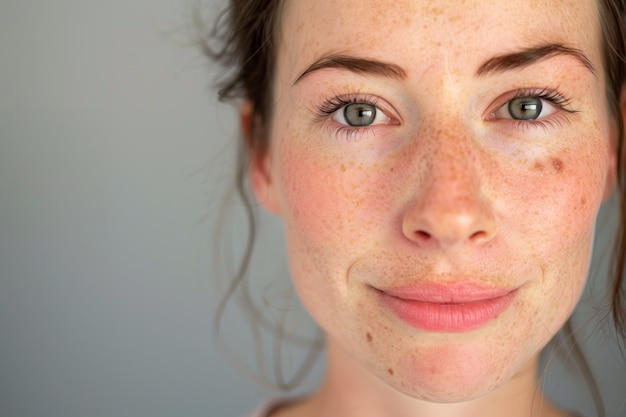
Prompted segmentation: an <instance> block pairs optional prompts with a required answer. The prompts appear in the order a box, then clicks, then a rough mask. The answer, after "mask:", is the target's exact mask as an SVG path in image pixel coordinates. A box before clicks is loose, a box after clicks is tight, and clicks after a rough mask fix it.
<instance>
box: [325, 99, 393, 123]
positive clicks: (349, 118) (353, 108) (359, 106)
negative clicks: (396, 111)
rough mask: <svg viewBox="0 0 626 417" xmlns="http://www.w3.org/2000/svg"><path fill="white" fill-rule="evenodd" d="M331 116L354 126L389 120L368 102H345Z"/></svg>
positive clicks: (387, 121)
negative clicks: (345, 103)
mask: <svg viewBox="0 0 626 417" xmlns="http://www.w3.org/2000/svg"><path fill="white" fill-rule="evenodd" d="M332 118H333V120H335V121H336V122H337V123H340V124H343V125H347V126H354V127H361V126H372V125H377V124H388V123H389V122H390V121H391V119H390V118H389V117H388V116H387V115H386V114H385V113H383V112H382V111H381V110H380V109H379V108H377V107H376V106H375V105H373V104H369V103H351V104H347V105H345V106H343V107H341V108H339V109H337V111H336V112H335V113H334V114H333V116H332Z"/></svg>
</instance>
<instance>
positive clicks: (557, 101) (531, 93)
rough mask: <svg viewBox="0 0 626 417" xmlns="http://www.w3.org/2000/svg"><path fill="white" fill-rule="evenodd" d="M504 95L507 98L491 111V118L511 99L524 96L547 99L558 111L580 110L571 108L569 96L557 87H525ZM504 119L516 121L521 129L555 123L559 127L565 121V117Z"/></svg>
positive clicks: (568, 112)
mask: <svg viewBox="0 0 626 417" xmlns="http://www.w3.org/2000/svg"><path fill="white" fill-rule="evenodd" d="M504 97H505V98H504V100H503V102H502V103H501V104H500V105H498V107H497V108H496V110H494V111H492V112H490V118H491V116H494V115H495V112H496V111H497V110H499V109H500V108H501V107H503V106H506V105H507V104H508V103H510V102H511V101H513V100H515V99H517V98H522V97H535V98H538V99H540V100H545V101H547V102H549V103H550V104H552V105H554V106H555V107H556V109H557V111H562V112H564V113H566V115H568V114H576V113H578V110H574V109H571V108H570V106H571V101H570V99H569V98H567V97H566V96H564V95H563V94H561V93H559V92H558V91H557V90H556V89H552V88H542V89H532V88H525V89H521V90H517V91H514V92H513V93H510V94H506V95H505V96H504ZM557 116H558V115H557ZM494 119H495V118H494ZM496 120H497V119H496ZM504 120H507V121H511V122H513V123H515V124H516V126H517V127H518V128H520V129H523V128H527V129H528V128H532V127H541V128H544V129H547V128H549V127H552V126H555V125H556V126H557V127H558V126H560V124H561V122H562V121H563V118H559V117H547V118H543V119H530V120H518V119H513V118H511V119H504Z"/></svg>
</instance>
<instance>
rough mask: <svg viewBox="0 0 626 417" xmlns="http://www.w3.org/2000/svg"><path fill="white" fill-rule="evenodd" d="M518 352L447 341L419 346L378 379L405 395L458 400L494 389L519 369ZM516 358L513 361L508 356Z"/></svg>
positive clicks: (518, 371) (512, 376) (429, 400)
mask: <svg viewBox="0 0 626 417" xmlns="http://www.w3.org/2000/svg"><path fill="white" fill-rule="evenodd" d="M519 353H520V352H508V353H507V352H501V351H500V352H497V351H495V350H494V349H488V348H486V346H484V345H483V346H471V345H460V344H459V345H448V346H437V347H431V348H422V349H420V350H419V351H415V352H414V353H411V354H408V355H406V356H405V357H404V358H403V359H401V362H402V366H401V367H399V368H398V369H397V370H395V369H394V372H393V375H391V374H390V373H389V370H388V369H385V370H381V371H383V372H381V373H380V375H379V376H380V377H381V379H383V381H384V382H385V383H386V384H388V385H389V386H391V387H392V388H394V389H395V390H397V391H399V392H401V393H402V394H404V395H407V396H409V397H412V398H415V399H418V400H423V401H428V402H434V403H458V402H465V401H470V400H474V399H477V398H480V397H483V396H485V395H487V394H490V393H492V392H494V391H496V390H497V389H498V388H500V387H501V386H503V385H505V384H506V383H507V382H509V381H511V380H512V379H514V378H515V377H516V375H518V374H519V373H520V369H522V368H524V367H525V366H526V367H527V366H529V365H530V366H532V364H530V363H529V362H528V361H524V363H520V355H519ZM513 358H516V359H517V361H514V360H512V359H513Z"/></svg>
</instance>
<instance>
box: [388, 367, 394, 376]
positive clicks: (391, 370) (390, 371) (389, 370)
mask: <svg viewBox="0 0 626 417" xmlns="http://www.w3.org/2000/svg"><path fill="white" fill-rule="evenodd" d="M387 373H389V375H391V376H393V373H394V372H393V369H391V368H389V369H387Z"/></svg>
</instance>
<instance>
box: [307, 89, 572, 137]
mask: <svg viewBox="0 0 626 417" xmlns="http://www.w3.org/2000/svg"><path fill="white" fill-rule="evenodd" d="M522 97H535V98H538V99H540V100H545V101H548V102H549V103H550V104H552V105H554V106H555V107H556V109H557V111H562V112H564V113H566V114H575V113H578V110H573V109H571V108H569V107H570V104H571V103H570V100H569V99H568V98H567V97H565V96H564V95H563V94H561V93H559V92H558V91H557V90H556V89H552V88H543V89H532V88H525V89H521V90H517V91H514V92H513V93H509V94H506V95H505V99H504V101H503V102H502V103H501V104H500V105H498V107H497V108H496V110H494V111H492V112H490V118H491V116H495V112H496V111H497V110H498V109H500V108H501V107H502V106H506V105H507V104H508V103H509V102H511V101H512V100H515V99H517V98H522ZM356 103H362V104H368V105H371V106H375V107H376V108H379V106H378V105H379V103H380V99H379V98H378V97H376V96H372V95H369V94H354V95H347V96H346V95H341V96H335V97H329V98H327V99H325V100H324V102H322V103H321V104H320V105H317V106H316V107H317V115H316V122H320V123H321V122H325V121H327V120H329V118H330V116H332V115H333V114H334V113H335V112H336V111H338V110H340V109H341V108H343V107H345V106H348V105H350V104H356ZM382 111H383V113H385V114H387V112H386V111H384V110H382ZM387 115H388V114H387ZM494 120H502V119H495V117H494ZM504 120H507V121H510V122H513V123H515V124H516V127H517V128H519V129H523V128H532V127H541V128H544V129H547V128H549V127H552V126H554V125H557V126H560V123H561V122H562V118H558V117H548V118H543V119H530V120H517V119H513V118H511V119H504ZM375 126H376V125H371V126H345V125H335V126H329V129H331V130H332V132H333V133H334V134H335V136H336V137H337V139H345V140H348V141H354V140H357V139H359V138H360V137H362V136H363V135H367V134H370V133H372V131H373V128H374V127H375Z"/></svg>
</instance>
